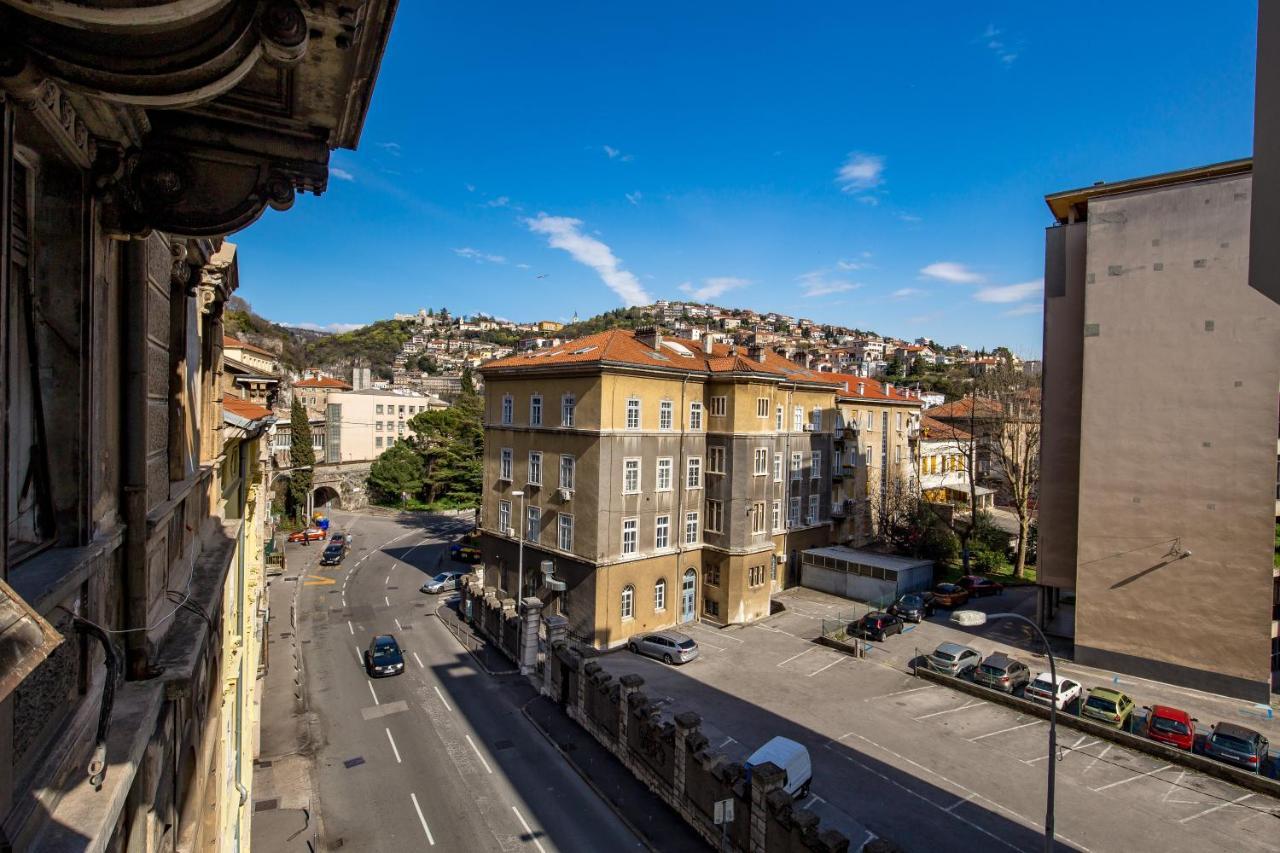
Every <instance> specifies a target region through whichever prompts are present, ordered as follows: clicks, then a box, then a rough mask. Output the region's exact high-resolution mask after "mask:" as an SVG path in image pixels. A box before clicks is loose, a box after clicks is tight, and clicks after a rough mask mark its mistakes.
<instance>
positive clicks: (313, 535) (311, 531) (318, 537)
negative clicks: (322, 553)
mask: <svg viewBox="0 0 1280 853" xmlns="http://www.w3.org/2000/svg"><path fill="white" fill-rule="evenodd" d="M327 536H328V534H326V533H325V532H324V531H323V530H321V529H320V528H319V527H308V528H307V529H306V530H299V531H298V532H297V533H290V534H289V541H290V542H301V541H302V540H303V539H304V538H305V539H308V540H310V541H311V542H323V541H324V540H325V539H326V538H327Z"/></svg>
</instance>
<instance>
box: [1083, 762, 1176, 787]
mask: <svg viewBox="0 0 1280 853" xmlns="http://www.w3.org/2000/svg"><path fill="white" fill-rule="evenodd" d="M1172 768H1173V765H1172V764H1166V765H1165V766H1163V767H1157V768H1156V769H1155V770H1148V771H1147V772H1146V773H1138V774H1137V775H1134V776H1130V777H1129V778H1127V779H1121V780H1120V781H1119V782H1112V783H1111V784H1110V785H1103V786H1101V787H1099V788H1094V789H1093V790H1094V791H1105V790H1107V789H1108V788H1114V787H1116V786H1117V785H1123V784H1125V783H1126V782H1132V781H1133V780H1134V779H1142V778H1143V777H1146V776H1154V775H1156V774H1157V773H1162V772H1163V771H1165V770H1171V769H1172Z"/></svg>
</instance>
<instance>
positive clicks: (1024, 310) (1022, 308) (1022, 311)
mask: <svg viewBox="0 0 1280 853" xmlns="http://www.w3.org/2000/svg"><path fill="white" fill-rule="evenodd" d="M1043 310H1044V306H1043V305H1041V304H1040V303H1039V302H1028V303H1026V304H1025V305H1019V306H1018V307H1017V308H1010V309H1009V310H1008V311H1005V312H1004V313H1003V314H1001V315H1000V316H1002V317H1025V316H1027V315H1028V314H1039V313H1040V312H1041V311H1043Z"/></svg>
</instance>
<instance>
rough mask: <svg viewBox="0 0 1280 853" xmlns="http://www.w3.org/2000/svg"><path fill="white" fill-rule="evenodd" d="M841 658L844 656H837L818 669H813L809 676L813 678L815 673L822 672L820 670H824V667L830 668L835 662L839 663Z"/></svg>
mask: <svg viewBox="0 0 1280 853" xmlns="http://www.w3.org/2000/svg"><path fill="white" fill-rule="evenodd" d="M842 660H844V658H843V657H838V658H836V659H835V660H833V661H832V662H831V663H829V664H827V665H826V666H824V667H821V668H820V669H815V670H814V671H813V672H811V673H809V678H813V677H814V676H815V675H817V674H818V673H820V672H822V670H824V669H831V667H833V666H835V665H836V664H838V663H840V662H841V661H842Z"/></svg>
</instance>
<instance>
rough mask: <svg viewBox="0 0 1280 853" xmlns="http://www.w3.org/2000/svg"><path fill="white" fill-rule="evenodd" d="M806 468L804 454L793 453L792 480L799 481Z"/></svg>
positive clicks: (794, 451)
mask: <svg viewBox="0 0 1280 853" xmlns="http://www.w3.org/2000/svg"><path fill="white" fill-rule="evenodd" d="M803 468H804V453H802V452H801V451H799V450H793V451H791V479H792V480H799V479H800V478H801V475H802V473H803Z"/></svg>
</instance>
